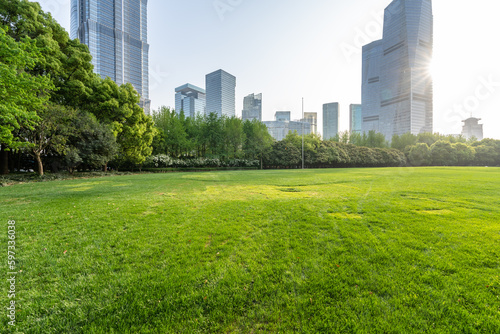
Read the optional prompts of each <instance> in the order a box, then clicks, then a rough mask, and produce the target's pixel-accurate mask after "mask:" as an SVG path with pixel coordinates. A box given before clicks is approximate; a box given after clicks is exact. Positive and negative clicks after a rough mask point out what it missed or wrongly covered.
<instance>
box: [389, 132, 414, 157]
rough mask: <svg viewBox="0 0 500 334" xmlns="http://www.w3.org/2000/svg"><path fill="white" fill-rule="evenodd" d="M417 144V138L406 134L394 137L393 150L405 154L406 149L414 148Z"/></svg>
mask: <svg viewBox="0 0 500 334" xmlns="http://www.w3.org/2000/svg"><path fill="white" fill-rule="evenodd" d="M415 144H417V136H415V135H414V134H411V133H410V132H408V133H405V134H403V135H401V136H399V135H394V136H392V141H391V148H395V149H396V150H400V151H401V152H404V151H405V149H406V147H408V146H413V145H415Z"/></svg>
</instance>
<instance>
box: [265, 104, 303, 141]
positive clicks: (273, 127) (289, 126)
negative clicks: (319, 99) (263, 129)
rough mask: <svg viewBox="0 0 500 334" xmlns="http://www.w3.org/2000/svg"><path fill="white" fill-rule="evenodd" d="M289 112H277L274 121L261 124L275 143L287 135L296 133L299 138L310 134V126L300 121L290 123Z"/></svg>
mask: <svg viewBox="0 0 500 334" xmlns="http://www.w3.org/2000/svg"><path fill="white" fill-rule="evenodd" d="M290 115H291V112H290V111H277V112H276V114H275V116H274V118H275V120H274V121H265V122H263V123H264V124H265V125H266V126H267V130H268V131H269V134H270V135H271V136H272V137H273V138H274V139H276V140H277V141H280V140H283V139H285V137H286V136H287V135H288V133H289V132H290V131H291V132H297V134H298V135H299V136H302V134H304V135H308V134H310V133H311V124H310V123H308V122H301V121H290Z"/></svg>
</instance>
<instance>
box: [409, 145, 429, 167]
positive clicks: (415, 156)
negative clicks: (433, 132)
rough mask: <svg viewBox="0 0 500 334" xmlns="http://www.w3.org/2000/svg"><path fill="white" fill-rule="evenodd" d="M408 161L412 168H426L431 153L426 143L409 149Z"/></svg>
mask: <svg viewBox="0 0 500 334" xmlns="http://www.w3.org/2000/svg"><path fill="white" fill-rule="evenodd" d="M408 159H409V161H410V163H411V164H412V165H413V166H426V165H429V164H430V161H431V152H430V149H429V146H428V145H427V144H426V143H418V144H416V145H414V146H412V147H411V149H410V153H409V155H408Z"/></svg>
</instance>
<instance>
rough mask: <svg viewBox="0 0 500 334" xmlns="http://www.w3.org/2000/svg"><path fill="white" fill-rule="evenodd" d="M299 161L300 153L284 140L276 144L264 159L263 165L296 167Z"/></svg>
mask: <svg viewBox="0 0 500 334" xmlns="http://www.w3.org/2000/svg"><path fill="white" fill-rule="evenodd" d="M300 161H301V154H300V151H299V150H298V149H297V148H296V147H295V146H294V145H291V144H290V143H287V142H285V141H284V140H282V141H279V142H276V143H274V144H273V146H272V151H271V152H269V154H268V155H267V156H266V157H265V159H264V164H265V165H266V166H270V167H296V166H298V165H299V163H300Z"/></svg>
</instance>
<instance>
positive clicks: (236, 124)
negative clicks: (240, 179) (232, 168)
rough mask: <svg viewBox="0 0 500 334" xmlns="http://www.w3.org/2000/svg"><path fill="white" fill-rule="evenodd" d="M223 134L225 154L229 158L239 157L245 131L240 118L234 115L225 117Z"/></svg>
mask: <svg viewBox="0 0 500 334" xmlns="http://www.w3.org/2000/svg"><path fill="white" fill-rule="evenodd" d="M224 136H225V138H226V140H225V142H226V154H227V155H228V157H229V158H230V159H231V158H232V159H235V158H239V157H240V156H241V154H240V152H242V148H243V143H244V141H245V132H244V131H243V122H242V120H241V119H239V118H237V117H234V116H233V117H230V118H229V117H228V118H225V119H224Z"/></svg>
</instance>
